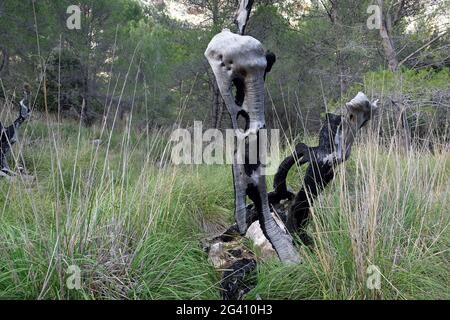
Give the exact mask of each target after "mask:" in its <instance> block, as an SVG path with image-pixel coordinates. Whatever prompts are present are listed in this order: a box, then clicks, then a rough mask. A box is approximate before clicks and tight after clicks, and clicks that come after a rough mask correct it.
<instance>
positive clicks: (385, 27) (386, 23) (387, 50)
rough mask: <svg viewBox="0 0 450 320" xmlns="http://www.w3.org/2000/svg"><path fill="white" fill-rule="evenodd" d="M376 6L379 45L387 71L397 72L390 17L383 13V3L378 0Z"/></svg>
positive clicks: (397, 63) (381, 0)
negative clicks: (381, 47)
mask: <svg viewBox="0 0 450 320" xmlns="http://www.w3.org/2000/svg"><path fill="white" fill-rule="evenodd" d="M378 5H379V6H380V8H381V11H382V14H381V26H380V31H379V33H380V37H381V43H382V45H383V51H384V55H385V57H386V60H387V62H388V65H389V70H391V71H394V72H395V71H397V69H398V65H399V62H398V58H397V53H396V51H395V47H394V42H393V39H392V26H393V25H392V20H391V16H390V15H389V14H388V13H383V9H384V1H383V0H378Z"/></svg>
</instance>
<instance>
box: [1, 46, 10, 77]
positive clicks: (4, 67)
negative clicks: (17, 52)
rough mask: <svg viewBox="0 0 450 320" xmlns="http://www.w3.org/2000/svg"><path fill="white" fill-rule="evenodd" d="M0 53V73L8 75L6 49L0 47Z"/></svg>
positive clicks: (7, 54)
mask: <svg viewBox="0 0 450 320" xmlns="http://www.w3.org/2000/svg"><path fill="white" fill-rule="evenodd" d="M0 52H1V53H2V60H1V61H0V73H1V72H2V71H3V73H4V74H8V72H9V53H8V49H7V48H5V47H1V46H0Z"/></svg>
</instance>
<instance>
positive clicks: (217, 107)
mask: <svg viewBox="0 0 450 320" xmlns="http://www.w3.org/2000/svg"><path fill="white" fill-rule="evenodd" d="M211 5H212V8H211V9H212V10H211V11H212V12H211V13H212V23H213V30H214V32H220V21H219V19H220V11H219V1H218V0H212V3H211ZM212 79H213V86H212V88H213V90H212V91H213V92H212V94H213V106H212V107H213V108H212V110H213V111H212V119H211V123H212V127H213V128H214V129H218V128H220V125H221V123H222V114H223V106H224V101H223V98H222V95H221V94H220V91H219V87H218V86H217V82H216V80H215V78H214V76H213V77H212Z"/></svg>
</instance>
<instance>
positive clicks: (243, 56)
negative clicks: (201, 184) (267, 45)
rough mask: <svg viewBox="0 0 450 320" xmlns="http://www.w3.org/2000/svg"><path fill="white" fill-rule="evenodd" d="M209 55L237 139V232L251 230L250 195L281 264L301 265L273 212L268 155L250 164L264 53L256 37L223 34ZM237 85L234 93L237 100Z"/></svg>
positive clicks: (260, 122) (259, 115)
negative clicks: (265, 166) (266, 173)
mask: <svg viewBox="0 0 450 320" xmlns="http://www.w3.org/2000/svg"><path fill="white" fill-rule="evenodd" d="M205 56H206V58H207V59H208V62H209V64H210V65H211V68H212V70H213V72H214V76H215V78H216V81H217V84H218V87H219V90H220V93H221V95H222V97H223V99H224V101H225V104H226V106H227V109H228V112H229V113H230V116H231V122H232V126H233V129H234V131H235V135H236V139H237V148H236V149H235V153H234V158H233V179H234V191H235V218H236V222H237V225H238V229H239V232H240V233H241V234H245V232H246V230H247V227H248V224H247V221H248V217H247V214H248V213H247V206H246V197H247V196H248V197H249V198H250V199H251V200H252V201H253V202H254V204H255V208H256V210H257V212H258V219H259V220H260V223H261V227H262V229H263V232H264V234H265V235H266V237H267V238H268V239H269V241H270V242H271V244H272V246H273V247H274V249H275V250H276V252H277V254H278V256H279V257H280V260H281V261H283V262H298V261H299V256H298V252H297V251H296V250H295V248H294V246H293V242H292V238H291V236H290V235H289V234H288V233H287V232H286V231H285V230H282V229H281V228H280V227H279V226H278V225H277V223H276V222H275V220H274V219H273V217H272V215H271V213H270V208H269V202H268V198H267V187H266V179H265V176H264V174H263V167H262V165H261V163H264V160H265V157H266V155H265V154H264V152H261V150H258V152H257V155H256V161H250V159H249V158H250V155H249V148H248V146H249V141H257V143H256V145H259V131H260V130H261V129H264V128H265V114H264V94H265V92H264V76H265V73H266V71H267V67H268V62H267V58H266V53H265V50H264V48H263V46H262V44H261V43H260V42H259V41H258V40H256V39H255V38H253V37H250V36H242V35H238V34H235V33H232V32H230V31H229V30H227V29H225V30H223V31H222V32H221V33H219V34H217V35H216V36H214V37H213V39H212V40H211V42H210V43H209V45H208V48H207V49H206V52H205ZM271 62H272V61H271ZM233 86H234V87H235V89H236V94H235V95H234V94H233ZM240 119H242V120H243V121H244V126H243V128H240V127H239V120H240ZM243 148H245V149H243ZM242 150H244V152H242Z"/></svg>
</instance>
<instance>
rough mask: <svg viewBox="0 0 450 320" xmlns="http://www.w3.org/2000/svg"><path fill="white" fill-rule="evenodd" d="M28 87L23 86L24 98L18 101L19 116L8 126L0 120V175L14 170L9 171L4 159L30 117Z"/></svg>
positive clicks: (7, 174)
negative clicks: (21, 127) (23, 124)
mask: <svg viewBox="0 0 450 320" xmlns="http://www.w3.org/2000/svg"><path fill="white" fill-rule="evenodd" d="M30 94H31V92H30V88H29V87H28V86H25V90H24V98H23V99H22V100H21V101H20V103H19V105H20V111H19V116H18V117H17V119H16V120H15V121H14V123H13V124H11V125H10V126H8V127H3V125H2V123H1V122H0V176H3V177H5V176H14V175H15V172H13V171H11V170H10V168H9V166H8V162H7V160H6V157H7V155H8V154H9V152H10V151H11V146H12V145H13V144H15V143H16V142H17V139H18V137H17V136H18V131H19V128H20V126H21V125H22V123H24V122H25V120H27V119H28V118H29V117H30V114H31V110H30V108H29V97H30Z"/></svg>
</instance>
